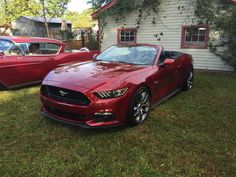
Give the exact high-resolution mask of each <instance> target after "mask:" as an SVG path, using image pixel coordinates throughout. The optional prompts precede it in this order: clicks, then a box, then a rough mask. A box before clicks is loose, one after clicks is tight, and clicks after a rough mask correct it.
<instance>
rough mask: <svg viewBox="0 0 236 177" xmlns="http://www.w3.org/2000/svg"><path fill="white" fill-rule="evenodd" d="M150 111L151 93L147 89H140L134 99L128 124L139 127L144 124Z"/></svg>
mask: <svg viewBox="0 0 236 177" xmlns="http://www.w3.org/2000/svg"><path fill="white" fill-rule="evenodd" d="M149 111H150V93H149V90H148V89H147V88H146V87H141V88H140V89H138V90H137V91H136V92H135V94H134V97H133V99H132V102H131V105H130V109H129V115H128V123H129V124H130V125H138V124H141V123H143V122H144V121H145V120H146V118H147V116H148V113H149Z"/></svg>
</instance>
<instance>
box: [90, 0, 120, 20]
mask: <svg viewBox="0 0 236 177" xmlns="http://www.w3.org/2000/svg"><path fill="white" fill-rule="evenodd" d="M117 2H118V0H111V2H109V3H107V4H105V5H104V6H102V7H101V8H100V9H98V10H96V11H95V12H94V13H92V14H91V16H92V18H93V19H96V18H97V14H98V13H99V12H102V11H104V10H107V9H109V8H111V7H113V6H114V5H115V4H116V3H117Z"/></svg>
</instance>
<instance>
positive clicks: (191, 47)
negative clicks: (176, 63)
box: [180, 24, 210, 49]
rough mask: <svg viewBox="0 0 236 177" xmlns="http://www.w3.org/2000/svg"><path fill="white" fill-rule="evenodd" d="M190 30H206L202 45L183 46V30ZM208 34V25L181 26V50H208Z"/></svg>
mask: <svg viewBox="0 0 236 177" xmlns="http://www.w3.org/2000/svg"><path fill="white" fill-rule="evenodd" d="M191 28H197V29H199V28H206V33H205V43H204V45H199V44H185V30H186V29H191ZM209 33H210V27H209V25H205V24H204V25H184V26H182V32H181V46H180V47H181V49H207V48H208V42H209Z"/></svg>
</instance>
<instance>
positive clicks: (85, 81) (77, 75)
mask: <svg viewBox="0 0 236 177" xmlns="http://www.w3.org/2000/svg"><path fill="white" fill-rule="evenodd" d="M145 69H147V67H145V66H137V65H130V64H124V63H108V62H107V63H106V62H86V63H77V64H73V65H69V66H65V67H61V68H58V69H56V70H53V71H52V72H50V74H49V75H48V76H47V77H46V78H45V81H54V82H60V83H62V82H63V83H68V84H74V85H78V86H82V87H85V88H88V89H95V88H97V87H99V86H102V85H104V84H107V83H109V84H115V83H118V82H121V81H122V80H124V79H126V78H128V77H130V76H132V75H135V74H136V73H139V72H142V70H145Z"/></svg>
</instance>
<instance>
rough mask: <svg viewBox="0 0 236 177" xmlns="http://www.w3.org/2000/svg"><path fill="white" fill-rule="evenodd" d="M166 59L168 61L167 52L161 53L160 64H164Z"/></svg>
mask: <svg viewBox="0 0 236 177" xmlns="http://www.w3.org/2000/svg"><path fill="white" fill-rule="evenodd" d="M165 59H166V56H165V52H164V51H162V52H161V55H160V57H159V60H158V64H161V63H163V62H164V60H165Z"/></svg>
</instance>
